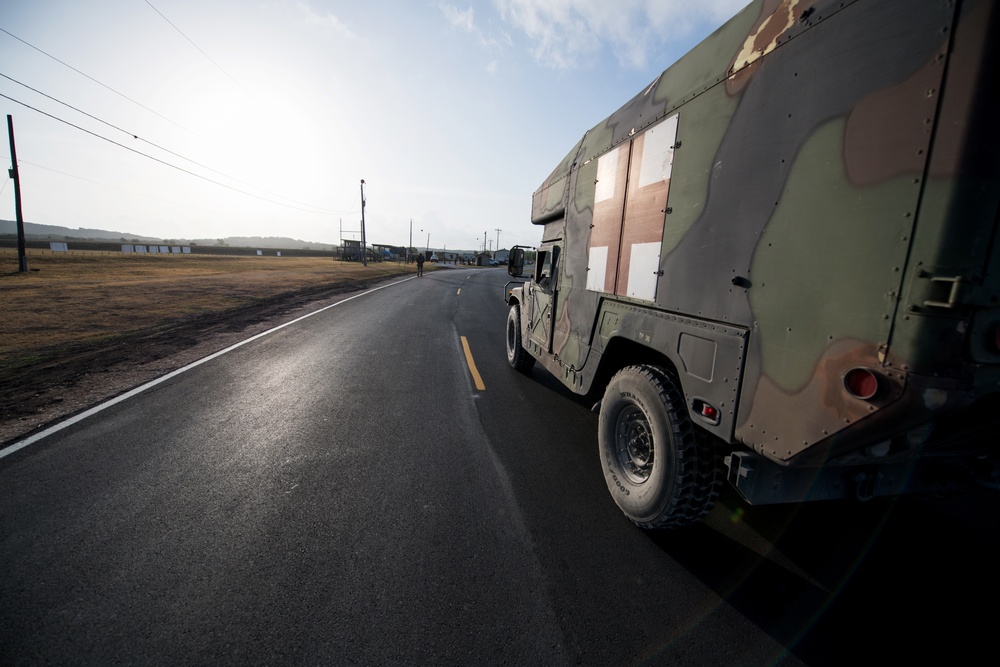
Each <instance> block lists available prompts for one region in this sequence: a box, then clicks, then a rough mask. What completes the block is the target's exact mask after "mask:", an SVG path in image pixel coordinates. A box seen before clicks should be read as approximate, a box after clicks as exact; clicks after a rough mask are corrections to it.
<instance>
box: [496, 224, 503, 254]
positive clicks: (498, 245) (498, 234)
mask: <svg viewBox="0 0 1000 667" xmlns="http://www.w3.org/2000/svg"><path fill="white" fill-rule="evenodd" d="M502 231H503V230H502V229H498V230H497V250H499V249H500V232H502Z"/></svg>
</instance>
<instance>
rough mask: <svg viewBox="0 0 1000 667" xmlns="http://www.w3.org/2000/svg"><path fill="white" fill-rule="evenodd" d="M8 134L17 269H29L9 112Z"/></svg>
mask: <svg viewBox="0 0 1000 667" xmlns="http://www.w3.org/2000/svg"><path fill="white" fill-rule="evenodd" d="M7 136H9V137H10V163H11V164H12V165H13V166H12V167H11V168H10V171H9V173H10V177H11V179H12V180H13V181H14V215H15V216H16V219H17V270H18V271H20V272H22V273H23V272H25V271H27V270H28V253H27V250H25V244H24V216H22V215H21V177H20V175H19V174H18V171H17V149H16V148H14V119H13V118H12V117H11V115H10V114H7Z"/></svg>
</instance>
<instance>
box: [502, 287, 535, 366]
mask: <svg viewBox="0 0 1000 667" xmlns="http://www.w3.org/2000/svg"><path fill="white" fill-rule="evenodd" d="M507 363H509V364H510V365H511V368H515V369H517V370H519V371H521V372H522V373H526V372H527V371H530V370H531V368H532V367H533V366H534V365H535V358H534V357H533V356H531V355H530V354H528V351H527V350H525V349H524V348H523V347H522V346H521V307H520V306H519V305H518V304H516V303H515V304H513V305H512V306H511V307H510V310H509V311H508V312H507Z"/></svg>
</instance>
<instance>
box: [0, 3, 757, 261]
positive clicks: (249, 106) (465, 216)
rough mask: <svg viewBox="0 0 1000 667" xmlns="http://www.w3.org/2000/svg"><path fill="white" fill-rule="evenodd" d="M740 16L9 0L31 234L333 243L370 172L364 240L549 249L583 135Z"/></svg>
mask: <svg viewBox="0 0 1000 667" xmlns="http://www.w3.org/2000/svg"><path fill="white" fill-rule="evenodd" d="M745 4H746V0H698V1H697V2H692V1H691V0H482V1H478V2H472V3H471V4H470V3H468V2H454V3H453V2H443V1H442V2H436V1H433V0H414V1H412V2H403V1H401V0H400V1H396V2H389V1H382V2H380V1H377V0H375V1H370V2H358V1H346V0H308V1H306V0H239V1H237V0H149V1H148V2H147V1H146V0H86V1H80V0H0V29H3V31H5V32H0V74H2V75H3V76H2V77H0V94H2V95H4V96H5V97H0V109H2V110H3V112H4V116H6V115H7V114H10V115H12V116H13V118H14V131H15V139H16V145H17V154H18V163H19V166H20V174H21V184H22V199H23V210H24V217H25V219H26V220H27V221H29V222H37V223H42V224H52V225H63V226H66V227H73V228H76V227H92V228H99V229H108V230H114V231H122V232H128V233H133V234H142V235H148V236H157V237H163V238H219V237H224V236H290V237H293V238H297V239H302V240H306V241H317V242H321V243H339V239H340V238H341V233H340V230H341V229H343V230H344V231H345V234H344V237H345V238H358V236H357V234H349V233H346V232H356V231H357V230H359V229H360V224H361V223H360V220H361V192H360V181H361V179H364V180H365V196H366V199H367V205H366V208H365V219H366V222H367V228H368V234H367V236H368V241H369V242H374V243H389V244H399V245H405V244H407V243H408V240H409V234H410V220H411V219H412V221H413V245H414V246H418V247H423V246H425V245H427V240H428V239H427V237H428V234H429V235H430V246H431V247H432V248H441V247H442V246H446V247H448V248H454V249H458V248H462V249H473V248H480V247H482V245H483V236H484V233H487V240H488V243H489V245H491V246H493V247H495V244H496V240H497V232H496V230H497V229H500V230H502V231H501V232H500V234H499V237H500V247H503V248H506V247H509V246H511V245H513V244H515V243H520V244H524V245H534V244H536V243H537V242H538V240H539V239H540V236H541V234H540V232H541V230H540V229H539V228H537V227H534V226H532V225H531V224H530V222H529V220H528V218H529V214H530V209H531V194H532V192H534V191H535V190H536V189H537V188H538V186H539V185H540V184H541V182H542V180H543V179H544V178H545V177H546V176H547V175H548V174H549V172H551V171H552V169H553V168H554V167H555V166H556V164H557V163H558V162H559V161H560V160H561V159H562V158H563V157H564V156H565V154H566V153H567V152H569V150H570V149H571V148H572V147H573V145H574V144H575V143H576V142H577V141H578V140H579V139H580V137H581V136H582V135H583V133H584V132H585V131H586V130H588V129H590V128H591V127H593V126H594V125H595V124H597V123H598V122H599V121H601V120H602V119H603V118H605V117H606V116H608V115H609V114H610V113H611V112H612V111H614V110H615V109H617V108H618V107H619V106H621V105H622V104H623V103H624V102H625V101H627V100H628V99H629V98H631V97H632V96H633V95H635V94H636V93H638V92H639V91H640V90H641V89H642V88H644V87H645V86H647V85H648V84H649V83H650V82H651V81H652V80H653V79H654V78H656V76H657V75H658V74H659V73H660V72H661V71H662V70H663V69H664V68H665V67H667V66H668V65H669V64H670V63H672V62H673V61H674V60H676V59H677V58H678V57H680V56H681V55H683V54H684V53H685V52H686V51H688V50H689V49H690V48H691V47H692V46H694V45H695V44H697V43H698V42H699V41H701V40H702V39H703V38H704V37H706V36H707V35H708V34H710V33H711V32H713V31H714V30H715V29H716V28H718V27H719V26H720V25H721V24H722V23H723V22H724V21H725V20H726V19H728V18H729V17H730V16H732V15H733V14H735V13H736V12H737V11H739V9H741V8H742V7H743V5H745ZM43 52H44V53H43ZM60 61H61V62H60ZM26 86H28V87H26ZM29 87H30V88H29ZM32 88H33V89H35V90H31V89H32ZM36 91H37V92H36ZM46 96H48V97H46ZM8 98H13V100H16V102H15V101H12V100H11V99H8ZM51 98H54V99H51ZM19 102H20V103H23V104H27V105H29V106H31V107H34V109H37V110H38V111H36V110H33V109H30V108H27V107H25V106H22V104H20V103H19ZM66 105H69V106H66ZM71 107H74V108H71ZM40 111H41V112H44V113H46V114H51V116H55V117H56V118H58V119H60V120H57V119H55V118H52V117H49V116H46V115H43V113H40ZM81 112H82V113H81ZM87 114H89V116H88V115H87ZM90 116H93V117H90ZM63 121H65V122H63ZM66 123H72V124H73V125H75V126H77V127H72V126H70V125H67V124H66ZM78 128H82V129H78ZM84 130H86V131H89V132H93V133H94V134H97V135H100V136H101V137H104V138H106V139H110V140H111V141H114V142H116V143H117V144H120V145H115V144H113V143H110V142H109V141H106V140H105V139H102V138H98V137H97V136H94V135H93V134H88V133H87V132H86V131H84ZM4 136H6V132H4ZM136 137H137V138H136ZM3 145H4V150H3V153H4V157H3V160H4V161H6V162H7V163H9V152H8V150H9V149H8V148H7V147H6V146H7V142H6V141H4V142H3ZM128 149H132V150H128ZM133 151H138V152H139V153H143V154H145V155H146V156H151V157H153V158H156V159H157V160H162V161H163V162H166V163H169V164H170V165H174V166H176V167H180V168H181V169H183V170H185V171H180V170H179V169H176V168H173V167H171V166H167V165H165V164H163V163H162V162H157V161H155V160H153V159H150V157H145V156H143V155H140V154H138V153H136V152H133ZM186 172H192V173H193V174H198V175H200V176H203V177H204V178H199V177H198V176H194V175H192V173H186ZM5 176H6V174H5V173H4V174H3V175H2V176H0V178H3V177H5ZM204 179H210V180H211V181H215V182H214V183H213V182H209V181H207V180H204ZM4 181H5V182H4V185H3V186H0V187H2V191H0V219H8V220H13V219H14V193H13V183H12V182H11V181H10V179H9V178H4ZM220 184H223V185H220ZM225 186H228V187H225Z"/></svg>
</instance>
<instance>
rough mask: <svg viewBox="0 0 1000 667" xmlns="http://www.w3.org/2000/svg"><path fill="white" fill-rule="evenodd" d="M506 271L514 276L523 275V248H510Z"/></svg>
mask: <svg viewBox="0 0 1000 667" xmlns="http://www.w3.org/2000/svg"><path fill="white" fill-rule="evenodd" d="M507 273H508V274H509V275H510V276H512V277H514V278H520V277H521V276H522V275H524V248H518V247H517V246H515V247H513V248H511V251H510V256H509V257H508V258H507Z"/></svg>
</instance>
